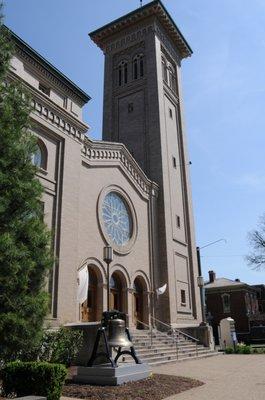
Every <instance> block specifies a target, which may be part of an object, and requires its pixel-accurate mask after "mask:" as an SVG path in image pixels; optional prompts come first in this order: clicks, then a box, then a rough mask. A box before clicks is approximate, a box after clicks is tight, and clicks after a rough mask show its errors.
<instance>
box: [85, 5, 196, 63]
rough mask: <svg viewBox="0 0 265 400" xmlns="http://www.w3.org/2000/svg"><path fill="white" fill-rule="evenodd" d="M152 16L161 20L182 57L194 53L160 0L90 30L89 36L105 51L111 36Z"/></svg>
mask: <svg viewBox="0 0 265 400" xmlns="http://www.w3.org/2000/svg"><path fill="white" fill-rule="evenodd" d="M151 16H155V17H156V18H157V19H158V20H159V21H160V23H161V25H162V26H163V28H164V29H165V31H166V33H167V34H168V36H169V37H170V38H171V40H172V42H173V43H174V44H175V45H176V48H177V49H178V52H179V54H180V57H181V58H186V57H189V56H191V55H192V49H191V48H190V46H189V44H188V42H187V41H186V39H185V38H184V36H183V35H182V33H181V32H180V30H179V29H178V27H177V25H176V24H175V22H174V21H173V19H172V18H171V16H170V14H169V13H168V11H167V9H166V8H165V6H164V5H163V3H162V2H161V1H160V0H154V1H151V2H150V3H148V4H146V5H145V6H143V7H140V8H137V9H136V10H134V11H132V12H130V13H129V14H126V15H124V16H122V17H120V18H118V19H116V20H115V21H113V22H111V23H109V24H106V25H104V26H103V27H101V28H99V29H97V30H95V31H93V32H90V33H89V36H90V38H91V39H92V40H93V41H94V43H96V44H97V45H98V46H99V47H100V48H101V50H103V51H104V50H105V46H106V41H107V39H108V38H109V37H111V36H113V35H114V34H117V33H119V32H122V31H123V30H125V29H129V28H130V27H131V26H133V25H135V24H136V23H138V22H140V21H142V20H144V19H146V18H148V17H151Z"/></svg>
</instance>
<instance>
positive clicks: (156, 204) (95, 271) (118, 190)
mask: <svg viewBox="0 0 265 400" xmlns="http://www.w3.org/2000/svg"><path fill="white" fill-rule="evenodd" d="M11 35H12V39H13V41H14V43H15V49H16V52H15V55H14V57H13V59H12V62H11V66H10V74H9V78H10V79H12V80H19V81H23V83H24V85H25V87H26V89H27V90H28V91H29V92H30V94H31V96H32V112H31V121H32V128H31V130H32V132H33V134H34V135H36V136H37V137H38V151H37V152H36V154H34V156H33V162H34V163H35V164H36V165H37V166H38V173H37V176H38V178H39V179H40V181H41V183H42V185H43V187H44V194H43V210H44V211H43V212H44V219H45V221H46V223H47V225H48V227H49V228H50V229H51V231H52V234H53V249H54V256H55V259H56V261H55V263H54V268H53V272H52V274H51V276H50V278H49V282H47V290H48V291H49V292H50V294H51V299H52V302H51V309H50V314H49V316H48V320H49V323H50V324H51V325H53V326H58V325H61V324H65V323H70V322H77V321H83V322H86V321H87V322H94V321H100V320H101V315H102V312H103V311H104V310H106V308H107V266H106V264H105V263H104V261H103V248H104V246H106V245H110V246H111V247H112V248H113V255H114V257H113V261H112V263H111V264H110V307H111V308H114V309H118V310H120V311H122V312H124V313H126V314H127V315H128V321H129V325H130V326H135V327H148V326H149V325H150V324H151V323H152V324H155V325H157V324H159V323H163V324H166V325H169V326H173V327H176V328H185V327H194V328H195V327H197V326H199V324H200V323H201V321H202V310H201V302H200V289H199V287H198V284H197V278H198V275H200V273H199V270H198V264H197V258H196V245H195V237H194V222H193V211H192V199H191V186H190V178H189V164H190V163H189V158H188V154H187V143H186V134H185V129H184V122H183V99H182V94H181V90H182V89H181V62H182V60H183V59H185V58H187V57H189V56H191V54H192V50H191V48H190V47H189V45H188V43H187V42H186V40H185V38H184V37H183V35H182V34H181V32H180V31H179V29H178V27H177V26H176V24H175V22H174V21H173V19H172V17H171V16H170V15H169V13H168V12H167V10H166V8H165V7H164V5H163V4H162V2H161V1H160V0H154V1H152V2H150V3H148V4H146V5H145V6H143V7H140V8H137V9H136V10H134V11H132V12H131V13H129V14H127V15H124V16H122V17H121V18H119V19H117V20H115V21H112V22H110V23H109V24H107V25H105V26H103V27H101V28H99V29H97V30H96V31H94V32H91V33H90V38H91V39H92V40H93V41H94V43H95V44H96V45H97V46H98V47H99V48H100V49H101V50H102V52H103V54H104V57H105V71H104V105H103V140H102V141H94V140H91V139H89V136H88V134H87V132H88V130H89V128H88V125H87V124H86V123H85V122H84V121H83V118H82V107H83V106H84V105H85V104H86V103H87V102H88V101H89V100H90V97H89V95H87V94H86V93H84V91H83V90H81V89H80V88H79V87H77V86H76V85H75V84H74V83H73V82H72V81H70V80H69V79H68V78H67V77H66V76H65V75H63V74H62V73H61V72H60V71H58V70H57V69H56V68H55V67H54V66H52V65H51V64H50V63H49V62H48V61H47V60H45V59H44V58H43V57H42V56H41V55H39V54H38V53H37V52H36V51H35V50H34V49H32V48H31V47H30V46H29V45H27V44H26V43H25V42H24V41H23V40H22V39H20V38H19V37H18V36H16V35H15V34H14V33H11ZM102 72H103V71H102ZM83 270H85V271H88V280H89V283H88V290H87V295H86V299H85V300H84V301H83V302H82V303H81V304H80V303H79V301H78V297H77V293H78V285H79V283H80V282H79V281H78V277H79V276H80V272H82V271H83ZM161 287H164V290H162V291H161V292H163V293H162V294H159V290H158V289H159V288H161Z"/></svg>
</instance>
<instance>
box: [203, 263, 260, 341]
mask: <svg viewBox="0 0 265 400" xmlns="http://www.w3.org/2000/svg"><path fill="white" fill-rule="evenodd" d="M205 303H206V313H207V318H208V321H209V323H210V324H211V325H212V327H213V333H214V338H215V341H216V343H218V342H219V338H218V326H219V324H220V321H221V320H222V319H223V318H227V317H231V318H233V319H234V320H235V327H236V333H237V337H238V340H239V341H241V340H243V341H249V340H250V325H251V323H250V321H251V319H252V318H253V317H255V316H257V315H258V314H259V310H258V300H257V291H256V289H255V288H254V287H253V286H250V285H248V284H247V283H244V282H240V280H239V279H235V280H234V281H233V280H231V279H227V278H216V274H215V272H214V271H209V282H208V283H206V284H205Z"/></svg>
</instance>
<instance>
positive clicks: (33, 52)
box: [4, 26, 91, 103]
mask: <svg viewBox="0 0 265 400" xmlns="http://www.w3.org/2000/svg"><path fill="white" fill-rule="evenodd" d="M4 28H5V29H6V30H7V32H8V33H9V35H10V37H11V39H12V40H13V42H14V43H15V45H16V46H18V47H19V48H20V49H22V50H23V52H25V53H26V54H27V55H28V56H29V57H31V58H33V59H34V60H35V61H37V62H38V63H39V64H41V65H42V67H43V68H45V69H46V70H48V71H49V73H50V74H51V75H53V76H54V77H55V78H56V79H58V80H60V81H61V82H63V83H64V84H65V85H66V86H67V87H68V89H70V90H71V91H72V92H74V93H75V95H76V96H78V97H79V98H80V99H81V100H82V101H83V102H84V103H87V102H88V101H89V100H91V97H90V96H89V95H88V94H87V93H86V92H84V91H83V90H82V89H80V88H79V87H78V86H77V85H76V84H75V83H74V82H72V81H71V80H70V79H69V78H67V76H66V75H64V74H63V73H62V72H60V71H59V70H58V69H57V68H56V67H54V66H53V65H52V64H51V63H50V62H49V61H47V60H46V59H45V58H44V57H43V56H41V55H40V54H39V53H38V52H37V51H36V50H34V49H33V48H32V47H31V46H29V45H28V44H27V43H26V42H25V41H24V40H23V39H21V38H20V37H19V36H18V35H16V34H15V33H14V32H13V31H12V30H11V29H10V28H8V27H7V26H4Z"/></svg>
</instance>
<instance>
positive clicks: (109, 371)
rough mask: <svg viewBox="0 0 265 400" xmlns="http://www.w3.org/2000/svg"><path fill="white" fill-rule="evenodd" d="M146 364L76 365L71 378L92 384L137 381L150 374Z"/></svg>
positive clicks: (106, 384)
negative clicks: (116, 365) (113, 365)
mask: <svg viewBox="0 0 265 400" xmlns="http://www.w3.org/2000/svg"><path fill="white" fill-rule="evenodd" d="M151 372H152V371H151V369H150V367H149V365H147V364H127V363H126V364H120V365H119V366H118V367H116V368H114V367H112V366H111V365H110V364H109V365H107V364H100V365H95V366H93V367H76V371H75V373H74V374H73V376H72V380H73V381H74V382H76V383H88V384H92V385H102V386H117V385H121V384H123V383H126V382H132V381H139V380H140V379H145V378H148V377H149V376H150V375H151Z"/></svg>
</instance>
